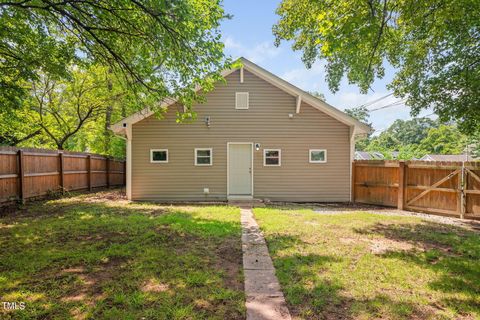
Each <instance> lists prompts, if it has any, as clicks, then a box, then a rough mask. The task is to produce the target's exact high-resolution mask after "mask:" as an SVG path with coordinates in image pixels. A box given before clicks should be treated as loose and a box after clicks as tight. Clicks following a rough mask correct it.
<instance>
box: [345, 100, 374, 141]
mask: <svg viewBox="0 0 480 320" xmlns="http://www.w3.org/2000/svg"><path fill="white" fill-rule="evenodd" d="M345 113H346V114H348V115H349V116H350V117H353V118H355V119H357V120H358V121H360V122H363V123H365V124H366V125H368V126H370V128H371V127H372V123H371V122H369V119H370V112H369V111H368V109H367V107H364V106H360V107H354V108H350V109H345ZM371 135H372V133H371V132H370V133H368V134H367V136H362V137H358V138H356V141H355V148H356V150H365V149H366V148H367V146H368V143H369V141H370V136H371Z"/></svg>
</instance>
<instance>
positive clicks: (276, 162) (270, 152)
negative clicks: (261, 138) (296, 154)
mask: <svg viewBox="0 0 480 320" xmlns="http://www.w3.org/2000/svg"><path fill="white" fill-rule="evenodd" d="M281 157H282V151H281V150H280V149H263V165H264V166H281V164H282V159H281Z"/></svg>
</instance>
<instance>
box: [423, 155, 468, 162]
mask: <svg viewBox="0 0 480 320" xmlns="http://www.w3.org/2000/svg"><path fill="white" fill-rule="evenodd" d="M420 160H424V161H473V160H475V159H474V157H472V156H467V155H465V154H427V155H424V156H423V157H421V158H420Z"/></svg>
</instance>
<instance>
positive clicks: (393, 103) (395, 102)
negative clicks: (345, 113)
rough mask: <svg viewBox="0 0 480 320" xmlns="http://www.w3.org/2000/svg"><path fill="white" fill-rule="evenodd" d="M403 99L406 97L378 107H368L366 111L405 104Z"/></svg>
mask: <svg viewBox="0 0 480 320" xmlns="http://www.w3.org/2000/svg"><path fill="white" fill-rule="evenodd" d="M405 100H406V99H401V100H397V101H394V102H392V103H389V104H387V105H384V106H381V107H378V108H374V109H370V110H368V111H369V112H373V111H378V110H382V109H387V108H391V107H397V106H401V105H404V104H405Z"/></svg>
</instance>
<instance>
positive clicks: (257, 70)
mask: <svg viewBox="0 0 480 320" xmlns="http://www.w3.org/2000/svg"><path fill="white" fill-rule="evenodd" d="M239 61H240V62H241V64H242V66H241V67H238V68H234V69H229V70H224V71H223V72H222V73H221V75H222V77H224V78H225V77H227V76H228V75H230V74H231V73H233V72H235V71H236V70H239V69H241V68H243V69H245V70H247V71H249V72H251V73H253V74H254V75H256V76H257V77H259V78H261V79H263V80H265V81H267V82H269V83H270V84H272V85H273V86H275V87H277V88H279V89H281V90H283V91H284V92H286V93H288V94H290V95H292V96H294V97H296V98H297V113H299V112H300V104H301V102H302V101H303V102H305V103H307V104H309V105H310V106H312V107H314V108H316V109H318V110H320V111H322V112H324V113H325V114H327V115H329V116H331V117H332V118H334V119H336V120H338V121H339V122H341V123H344V124H346V125H348V126H350V127H353V129H354V135H357V134H366V133H369V132H370V131H371V128H370V127H369V126H368V125H366V124H364V123H362V122H360V121H358V120H356V119H354V118H352V117H350V116H349V115H347V114H346V113H344V112H342V111H340V110H338V109H337V108H335V107H333V106H331V105H329V104H328V103H326V102H325V101H323V100H321V99H319V98H317V97H315V96H313V95H311V94H310V93H308V92H306V91H303V90H302V89H300V88H298V87H296V86H294V85H293V84H291V83H289V82H287V81H285V80H283V79H281V78H280V77H278V76H276V75H274V74H273V73H271V72H269V71H267V70H265V69H263V68H262V67H260V66H258V65H256V64H255V63H253V62H251V61H249V60H247V59H245V58H243V57H241V58H240V59H239ZM200 89H201V88H197V91H198V90H200ZM176 102H177V100H174V99H168V101H164V102H162V103H161V105H160V107H168V106H171V105H173V104H175V103H176ZM151 115H153V111H152V110H150V108H145V109H143V110H140V111H138V112H136V113H134V114H132V115H130V116H128V117H126V118H124V119H122V120H121V121H119V122H117V123H115V124H114V125H112V126H111V127H110V129H111V130H112V131H113V132H114V133H116V134H122V133H124V131H125V128H126V127H127V125H128V124H130V125H132V124H134V123H137V122H139V121H141V120H143V119H145V118H147V117H150V116H151Z"/></svg>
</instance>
